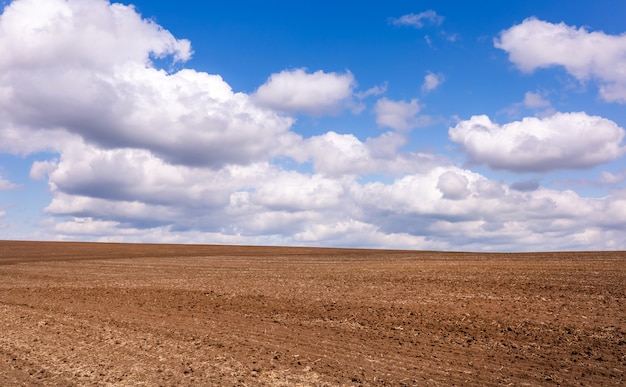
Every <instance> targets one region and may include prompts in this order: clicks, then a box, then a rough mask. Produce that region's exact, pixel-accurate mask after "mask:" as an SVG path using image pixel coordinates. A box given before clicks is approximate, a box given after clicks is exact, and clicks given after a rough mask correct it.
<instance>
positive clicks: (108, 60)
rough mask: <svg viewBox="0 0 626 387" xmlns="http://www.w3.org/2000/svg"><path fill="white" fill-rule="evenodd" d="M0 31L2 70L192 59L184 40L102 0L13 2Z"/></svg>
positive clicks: (103, 67)
mask: <svg viewBox="0 0 626 387" xmlns="http://www.w3.org/2000/svg"><path fill="white" fill-rule="evenodd" d="M0 31H1V33H0V52H3V53H5V54H4V55H2V56H1V57H0V69H2V70H5V69H10V70H13V69H15V68H22V69H23V70H24V71H32V70H34V69H36V68H41V67H52V68H55V67H56V68H59V67H66V66H67V65H68V64H71V65H73V66H72V67H88V68H92V69H98V70H107V69H109V70H110V69H111V68H113V67H116V66H119V65H120V64H123V63H126V62H132V63H137V62H138V63H143V64H146V65H147V64H149V63H150V58H151V57H158V58H161V57H165V56H169V55H172V56H173V58H174V60H176V61H186V60H188V59H189V58H190V57H191V45H190V43H189V41H188V40H185V39H175V38H174V36H172V34H171V33H169V32H168V31H166V30H164V29H163V28H161V27H160V26H159V25H157V24H156V23H154V22H152V21H150V20H147V19H142V18H141V16H140V15H139V14H138V13H137V12H136V11H135V9H134V8H133V7H132V6H126V5H122V4H119V3H115V4H110V3H109V2H108V1H105V0H89V1H80V0H70V1H64V0H46V1H45V2H42V1H37V0H20V1H13V2H12V3H11V4H10V5H9V6H8V7H6V8H5V9H4V12H3V14H2V18H1V19H0ZM129 37H132V39H131V38H129ZM7 53H10V54H8V55H7Z"/></svg>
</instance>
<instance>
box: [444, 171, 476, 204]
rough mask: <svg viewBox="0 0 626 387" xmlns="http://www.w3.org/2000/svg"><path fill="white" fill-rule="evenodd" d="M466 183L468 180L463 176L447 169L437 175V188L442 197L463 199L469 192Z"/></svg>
mask: <svg viewBox="0 0 626 387" xmlns="http://www.w3.org/2000/svg"><path fill="white" fill-rule="evenodd" d="M468 184H469V180H467V178H466V177H465V176H463V175H459V174H457V173H456V172H453V171H448V172H445V173H443V174H442V175H441V176H439V181H438V182H437V189H439V191H441V193H442V194H443V198H444V199H451V200H458V199H465V198H466V197H467V196H468V195H469V194H470V190H469V189H468V188H467V185H468Z"/></svg>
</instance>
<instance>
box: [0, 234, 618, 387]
mask: <svg viewBox="0 0 626 387" xmlns="http://www.w3.org/2000/svg"><path fill="white" fill-rule="evenodd" d="M624 384H626V252H584V253H583V252H563V253H527V254H479V253H448V252H426V251H392V250H359V249H315V248H290V247H278V248H277V247H241V246H210V245H204V246H203V245H148V244H104V243H59V242H9V241H6V242H0V385H2V386H9V385H26V386H73V385H99V386H107V385H120V386H121V385H148V386H159V385H162V386H171V385H198V386H360V385H363V386H412V385H417V386H449V385H483V386H488V385H514V386H523V385H527V386H556V385H568V386H574V385H582V386H590V385H596V386H610V385H624Z"/></svg>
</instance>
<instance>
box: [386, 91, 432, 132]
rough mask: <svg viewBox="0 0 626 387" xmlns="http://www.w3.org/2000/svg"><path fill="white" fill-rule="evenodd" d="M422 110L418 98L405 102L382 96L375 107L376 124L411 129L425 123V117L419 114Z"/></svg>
mask: <svg viewBox="0 0 626 387" xmlns="http://www.w3.org/2000/svg"><path fill="white" fill-rule="evenodd" d="M420 110H421V106H420V105H419V102H418V101H417V99H412V100H411V101H409V102H405V101H393V100H390V99H387V98H381V99H379V100H378V101H377V102H376V106H375V107H374V112H375V113H376V124H378V126H379V127H381V128H392V129H395V130H401V131H407V130H411V129H414V128H417V127H418V126H420V125H421V124H422V123H424V118H423V117H420V116H418V113H419V112H420Z"/></svg>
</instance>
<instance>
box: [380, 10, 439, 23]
mask: <svg viewBox="0 0 626 387" xmlns="http://www.w3.org/2000/svg"><path fill="white" fill-rule="evenodd" d="M443 20H444V17H443V16H440V15H438V14H437V12H435V11H433V10H432V9H429V10H428V11H424V12H420V13H409V14H406V15H402V16H400V17H399V18H390V19H389V21H390V22H391V24H393V25H396V26H410V27H415V28H424V27H425V26H429V25H433V26H439V25H441V23H443Z"/></svg>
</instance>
